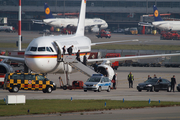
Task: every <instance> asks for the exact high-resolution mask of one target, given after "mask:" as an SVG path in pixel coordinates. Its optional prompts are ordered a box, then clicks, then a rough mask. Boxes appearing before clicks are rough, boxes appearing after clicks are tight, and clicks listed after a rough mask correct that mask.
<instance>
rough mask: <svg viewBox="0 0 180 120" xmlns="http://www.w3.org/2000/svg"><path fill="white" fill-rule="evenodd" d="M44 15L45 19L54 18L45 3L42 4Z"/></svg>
mask: <svg viewBox="0 0 180 120" xmlns="http://www.w3.org/2000/svg"><path fill="white" fill-rule="evenodd" d="M44 13H45V15H46V19H48V18H54V17H53V15H52V13H51V10H50V8H49V6H48V4H47V3H44Z"/></svg>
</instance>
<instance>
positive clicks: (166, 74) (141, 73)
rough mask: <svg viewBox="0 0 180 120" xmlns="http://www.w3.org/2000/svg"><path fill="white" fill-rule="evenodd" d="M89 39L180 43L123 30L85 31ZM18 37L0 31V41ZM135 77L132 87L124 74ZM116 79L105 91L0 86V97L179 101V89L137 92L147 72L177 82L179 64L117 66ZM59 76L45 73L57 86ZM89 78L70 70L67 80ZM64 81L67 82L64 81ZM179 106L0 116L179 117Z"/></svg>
mask: <svg viewBox="0 0 180 120" xmlns="http://www.w3.org/2000/svg"><path fill="white" fill-rule="evenodd" d="M22 35H23V36H24V38H23V42H24V43H29V42H30V41H31V40H32V39H33V38H36V37H38V36H42V35H41V34H38V33H37V32H27V31H23V32H22ZM87 36H89V37H90V38H91V40H92V42H104V41H109V40H111V41H116V40H129V39H139V40H140V41H139V42H131V43H129V42H127V43H119V44H159V45H163V44H165V45H179V42H180V41H173V42H172V41H168V40H166V41H163V40H159V36H158V35H155V36H153V35H123V34H113V35H112V38H110V39H106V38H102V39H98V38H96V37H95V34H88V35H87ZM17 40H18V35H17V33H3V32H1V33H0V43H6V42H7V43H15V41H17ZM130 71H131V72H132V74H133V75H134V77H135V81H134V87H133V88H131V89H129V88H128V81H127V75H128V73H129V72H130ZM115 72H117V74H118V83H117V89H116V90H111V92H109V93H107V92H106V91H102V92H93V91H88V92H84V91H83V90H62V89H57V90H56V91H53V92H52V93H50V94H47V93H46V94H45V93H43V92H42V91H23V90H20V91H19V92H18V93H9V91H7V90H2V89H0V99H1V100H3V99H4V98H5V97H6V95H11V94H13V95H14V94H19V95H26V99H71V97H72V98H73V99H112V100H122V99H124V100H125V101H126V100H147V101H148V100H149V99H151V101H159V100H161V101H179V102H180V92H177V90H176V91H175V92H167V91H159V92H146V91H142V92H138V91H137V89H136V85H137V84H138V83H141V82H143V81H145V80H146V79H147V76H148V74H149V75H151V76H153V75H154V74H156V75H157V77H162V78H166V79H168V80H170V78H171V77H172V76H173V75H175V76H176V80H177V83H180V74H179V73H180V69H179V68H164V67H119V68H118V70H117V71H115ZM59 76H61V77H62V79H63V80H64V75H62V74H61V75H60V74H56V75H55V74H49V75H48V76H47V77H48V78H49V79H51V80H52V81H54V82H55V83H56V84H57V86H58V87H59V86H60V83H59V79H58V78H59ZM87 79H88V77H87V76H85V75H83V74H82V73H80V72H76V73H72V74H70V84H72V82H73V81H74V80H81V81H83V82H85V81H86V80H87ZM64 83H66V82H65V81H64ZM179 110H180V107H167V108H144V109H127V110H111V111H96V112H83V115H82V113H68V114H61V116H60V114H52V115H29V116H15V117H0V119H14V120H16V119H18V120H19V119H27V120H28V119H34V120H36V119H43V120H47V119H52V120H54V119H62V120H64V119H69V120H70V119H123V120H156V119H157V120H164V119H168V120H179V118H180V115H179Z"/></svg>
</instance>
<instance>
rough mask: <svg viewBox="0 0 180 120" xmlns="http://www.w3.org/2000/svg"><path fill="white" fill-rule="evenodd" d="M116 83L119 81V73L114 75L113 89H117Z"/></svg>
mask: <svg viewBox="0 0 180 120" xmlns="http://www.w3.org/2000/svg"><path fill="white" fill-rule="evenodd" d="M116 81H117V73H115V74H114V76H113V79H112V83H113V89H116Z"/></svg>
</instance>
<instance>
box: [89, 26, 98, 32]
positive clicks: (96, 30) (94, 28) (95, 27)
mask: <svg viewBox="0 0 180 120" xmlns="http://www.w3.org/2000/svg"><path fill="white" fill-rule="evenodd" d="M91 31H92V32H99V27H98V26H97V25H96V26H94V27H92V28H91Z"/></svg>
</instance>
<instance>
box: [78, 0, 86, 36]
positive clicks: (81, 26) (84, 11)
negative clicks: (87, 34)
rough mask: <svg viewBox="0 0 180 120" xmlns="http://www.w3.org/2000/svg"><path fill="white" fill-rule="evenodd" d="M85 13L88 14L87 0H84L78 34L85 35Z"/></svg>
mask: <svg viewBox="0 0 180 120" xmlns="http://www.w3.org/2000/svg"><path fill="white" fill-rule="evenodd" d="M85 15H86V0H82V2H81V10H80V14H79V23H78V26H77V31H76V35H80V36H84V23H85Z"/></svg>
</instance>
